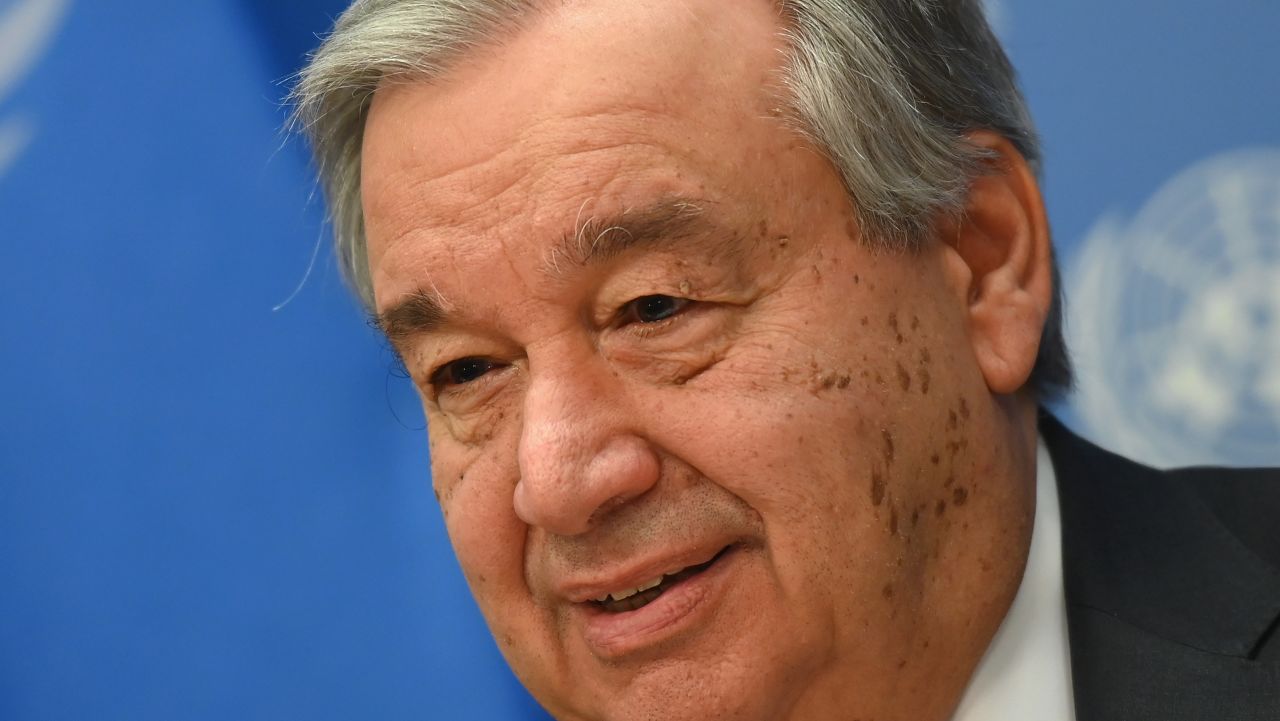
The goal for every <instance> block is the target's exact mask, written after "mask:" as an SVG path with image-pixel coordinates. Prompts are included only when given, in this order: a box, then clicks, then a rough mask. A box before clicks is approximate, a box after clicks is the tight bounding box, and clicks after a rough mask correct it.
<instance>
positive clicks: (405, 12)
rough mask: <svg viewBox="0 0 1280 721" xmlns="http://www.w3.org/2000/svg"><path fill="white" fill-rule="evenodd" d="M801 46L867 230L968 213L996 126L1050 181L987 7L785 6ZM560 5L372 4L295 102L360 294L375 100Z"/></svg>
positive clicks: (791, 77) (528, 1)
mask: <svg viewBox="0 0 1280 721" xmlns="http://www.w3.org/2000/svg"><path fill="white" fill-rule="evenodd" d="M775 4H776V5H777V6H778V7H779V9H780V10H781V12H782V14H783V17H784V20H785V22H784V28H783V32H784V37H785V39H786V41H787V43H788V45H789V53H788V58H787V63H786V67H785V69H784V76H783V77H784V85H785V87H786V90H787V91H788V92H789V94H790V95H791V97H790V98H789V101H790V104H791V106H792V107H791V108H790V110H791V111H792V115H793V117H794V121H795V125H796V128H797V130H799V131H800V132H801V133H803V134H804V135H806V136H807V137H809V138H810V139H811V140H812V141H813V142H814V143H815V144H816V145H817V146H818V147H819V148H821V149H823V150H824V151H825V152H826V153H827V154H828V156H829V157H830V159H831V161H832V162H833V164H834V165H835V167H836V168H837V170H838V171H839V173H840V176H841V178H842V179H843V181H844V184H845V186H846V188H847V190H848V192H849V194H850V197H851V199H852V201H853V205H854V210H855V213H856V214H857V218H858V221H859V224H860V226H861V227H862V229H863V235H864V237H865V238H866V239H867V240H868V242H871V243H873V244H875V245H877V246H879V247H882V248H887V249H913V248H917V247H920V246H921V245H922V244H923V243H924V242H926V241H927V240H928V239H929V237H930V234H931V232H932V228H933V225H934V223H935V221H936V220H937V219H938V218H939V217H942V216H945V215H946V214H952V215H955V214H959V213H961V212H962V211H963V208H964V205H965V199H966V196H967V193H968V188H969V186H970V184H971V182H972V180H973V179H974V178H975V177H977V176H978V175H980V174H981V173H982V172H983V166H984V161H985V160H986V155H985V153H984V152H983V151H981V150H979V149H978V148H976V147H975V146H973V145H972V144H970V143H967V142H966V141H965V134H966V133H968V132H970V131H972V130H976V129H988V130H993V131H995V132H997V133H999V134H1001V135H1003V136H1004V137H1005V138H1007V139H1008V140H1009V141H1010V142H1011V143H1013V145H1014V146H1015V147H1016V148H1017V149H1018V150H1019V151H1020V152H1021V153H1022V155H1023V156H1024V157H1025V158H1026V159H1027V162H1028V163H1029V164H1030V165H1031V167H1032V168H1033V169H1035V170H1036V171H1037V172H1038V171H1039V166H1040V149H1039V145H1038V142H1037V139H1036V133H1035V128H1034V125H1033V123H1032V121H1031V116H1030V113H1029V112H1028V110H1027V106H1026V102H1025V100H1024V99H1023V97H1022V93H1021V92H1020V91H1019V89H1018V86H1017V82H1016V79H1015V75H1014V71H1013V67H1012V65H1011V64H1010V63H1009V60H1008V58H1007V57H1006V56H1005V53H1004V50H1003V48H1002V47H1001V46H1000V42H999V41H998V40H997V39H996V37H995V36H994V34H993V33H992V31H991V29H990V27H989V26H988V24H987V21H986V18H985V16H984V14H983V11H982V8H981V6H980V0H775ZM545 5H546V3H545V2H539V1H538V0H356V2H354V3H353V4H352V5H351V7H350V8H348V9H347V11H346V12H345V13H343V15H342V16H341V17H340V18H339V19H338V22H337V24H336V25H335V27H334V30H333V32H332V33H331V34H330V35H329V36H328V37H327V38H325V40H324V42H323V43H322V44H321V46H320V48H319V49H318V50H316V52H315V53H314V54H313V55H312V56H311V60H310V63H309V64H308V65H307V67H306V68H304V69H303V70H302V72H301V73H300V75H299V79H298V82H297V84H296V85H295V86H294V88H293V91H292V93H291V94H290V100H291V102H292V103H293V105H294V114H293V120H292V122H293V127H294V128H295V129H300V130H301V131H302V132H304V133H305V134H306V135H307V136H308V138H309V139H310V141H311V145H312V149H313V152H314V154H315V158H316V163H317V165H318V171H319V175H320V180H321V183H322V185H323V187H324V191H325V196H326V198H327V200H328V203H329V212H330V217H331V220H332V223H333V230H334V235H335V237H336V241H337V249H338V258H339V262H340V264H341V267H342V270H343V273H344V275H345V276H346V278H347V279H348V281H349V282H350V283H351V284H352V286H353V287H354V288H355V291H356V293H357V295H358V296H359V297H360V300H361V301H362V302H363V303H364V304H365V305H366V307H370V308H372V305H373V288H372V282H371V278H370V273H369V261H368V257H367V253H366V247H365V230H364V216H363V212H362V208H361V197H360V152H361V143H362V140H363V134H364V123H365V118H366V115H367V112H368V108H369V102H370V100H371V98H372V97H373V94H374V92H375V91H376V90H377V88H378V87H379V85H380V84H381V83H383V82H385V81H387V80H393V79H401V78H414V79H431V78H435V77H440V76H441V75H443V74H444V73H445V72H447V70H448V67H449V65H450V64H451V63H452V62H453V61H454V60H455V59H457V58H458V57H459V56H460V55H461V54H463V53H466V52H468V51H470V50H473V49H475V48H477V47H480V46H483V45H485V44H486V43H493V42H497V41H498V40H499V39H500V38H501V37H502V36H503V35H504V34H507V33H510V32H513V31H514V30H516V29H517V28H518V27H519V26H520V25H521V24H522V22H523V21H524V19H525V18H527V17H528V16H529V15H530V14H531V13H533V12H535V11H537V10H538V9H539V7H544V6H545ZM1053 272H1054V297H1053V302H1052V305H1051V307H1050V312H1049V317H1048V319H1047V321H1046V323H1045V328H1044V334H1043V337H1042V339H1041V344H1040V350H1039V355H1038V357H1037V358H1036V364H1035V368H1034V370H1033V371H1032V376H1031V379H1030V383H1031V385H1032V387H1033V388H1034V389H1035V390H1036V391H1037V392H1038V394H1039V396H1040V397H1041V399H1044V398H1047V397H1051V396H1055V395H1058V394H1059V393H1061V392H1062V391H1064V390H1066V389H1067V388H1069V387H1070V385H1071V376H1072V373H1071V364H1070V360H1069V357H1068V355H1067V349H1066V343H1065V341H1064V339H1063V332H1062V297H1061V291H1060V286H1061V284H1060V283H1059V282H1058V271H1057V265H1056V263H1055V264H1054V270H1053Z"/></svg>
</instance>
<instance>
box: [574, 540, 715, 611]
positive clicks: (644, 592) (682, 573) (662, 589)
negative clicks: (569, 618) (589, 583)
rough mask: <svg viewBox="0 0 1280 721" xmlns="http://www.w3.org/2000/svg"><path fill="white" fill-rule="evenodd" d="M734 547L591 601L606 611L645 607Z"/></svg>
mask: <svg viewBox="0 0 1280 721" xmlns="http://www.w3.org/2000/svg"><path fill="white" fill-rule="evenodd" d="M732 548H733V546H725V547H724V548H722V549H720V552H719V553H717V554H716V555H715V556H713V557H712V558H711V560H710V561H707V562H706V563H700V564H698V565H696V566H689V567H688V568H682V569H680V570H679V571H676V572H675V573H670V574H667V575H664V576H662V577H660V578H655V579H653V580H652V581H649V582H648V583H644V584H641V585H640V587H639V588H632V589H628V590H625V591H618V592H615V593H611V594H609V595H607V596H602V597H601V598H597V599H595V600H594V601H590V602H589V603H590V604H591V605H592V606H595V607H596V608H599V609H601V610H602V611H604V612H605V613H625V612H627V611H634V610H636V609H638V608H644V607H645V606H647V605H649V604H650V603H653V602H654V601H655V600H657V598H658V597H659V596H661V595H662V594H664V593H666V592H667V591H668V590H670V589H671V588H672V587H674V586H675V585H676V584H678V583H681V582H682V581H686V580H688V579H690V578H693V577H694V576H696V575H698V574H699V573H702V572H703V571H705V570H707V569H708V568H711V566H713V565H715V563H716V561H719V560H720V559H721V558H723V557H724V555H725V554H726V553H728V552H729V550H730V549H732Z"/></svg>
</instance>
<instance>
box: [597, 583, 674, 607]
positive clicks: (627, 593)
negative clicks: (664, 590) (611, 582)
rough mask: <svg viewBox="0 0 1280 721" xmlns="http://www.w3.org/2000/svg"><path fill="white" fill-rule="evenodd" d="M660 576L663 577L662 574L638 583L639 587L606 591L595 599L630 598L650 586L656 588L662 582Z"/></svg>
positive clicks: (599, 601)
mask: <svg viewBox="0 0 1280 721" xmlns="http://www.w3.org/2000/svg"><path fill="white" fill-rule="evenodd" d="M662 578H663V577H662V576H658V577H657V578H655V579H653V580H652V581H648V582H646V583H642V584H640V587H639V588H632V589H630V590H627V591H615V592H613V593H606V594H605V595H603V596H601V597H599V598H597V599H596V601H597V602H598V603H604V602H605V601H608V600H609V599H610V598H612V599H613V600H615V601H621V600H622V599H624V598H631V597H632V596H634V595H636V594H637V593H640V592H642V591H648V590H649V589H651V588H657V587H658V585H659V584H661V583H662Z"/></svg>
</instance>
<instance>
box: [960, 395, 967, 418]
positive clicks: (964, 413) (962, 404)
mask: <svg viewBox="0 0 1280 721" xmlns="http://www.w3.org/2000/svg"><path fill="white" fill-rule="evenodd" d="M960 417H961V418H963V419H965V420H966V421H967V420H969V403H968V401H966V400H965V399H964V398H961V399H960Z"/></svg>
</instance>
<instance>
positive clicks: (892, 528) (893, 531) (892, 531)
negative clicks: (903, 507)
mask: <svg viewBox="0 0 1280 721" xmlns="http://www.w3.org/2000/svg"><path fill="white" fill-rule="evenodd" d="M889 535H890V536H896V535H898V509H897V508H890V509H889Z"/></svg>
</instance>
